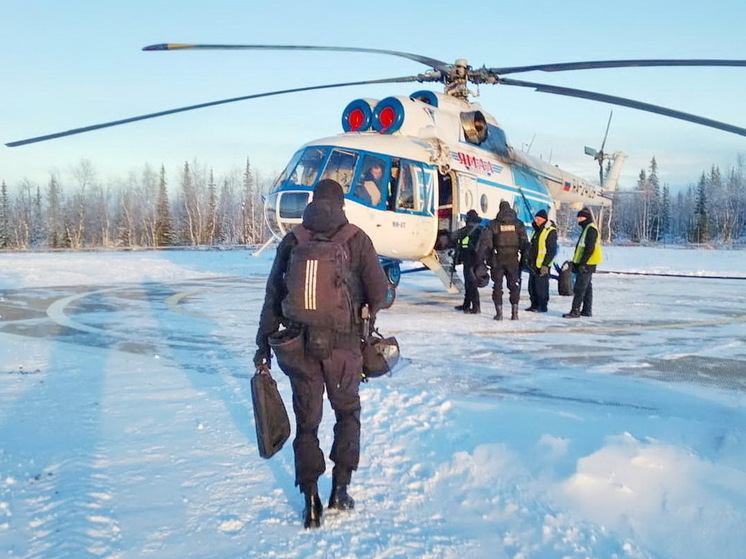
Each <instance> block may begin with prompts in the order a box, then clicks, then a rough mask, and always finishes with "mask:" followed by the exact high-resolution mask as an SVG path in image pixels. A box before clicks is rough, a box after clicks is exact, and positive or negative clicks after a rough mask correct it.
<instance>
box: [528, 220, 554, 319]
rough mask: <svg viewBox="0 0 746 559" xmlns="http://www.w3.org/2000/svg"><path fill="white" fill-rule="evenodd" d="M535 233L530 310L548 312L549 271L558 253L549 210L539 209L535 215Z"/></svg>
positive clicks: (531, 250) (530, 268) (530, 255)
mask: <svg viewBox="0 0 746 559" xmlns="http://www.w3.org/2000/svg"><path fill="white" fill-rule="evenodd" d="M533 226H534V234H533V236H532V237H531V245H530V246H529V249H528V262H527V265H528V271H529V276H528V296H529V297H530V298H531V306H530V307H528V308H527V309H526V310H527V311H529V312H547V304H548V303H549V271H550V270H551V266H552V262H553V261H554V257H555V256H556V255H557V228H556V227H555V226H554V222H552V221H549V219H548V217H547V212H546V211H545V210H539V211H538V212H536V215H535V216H534V223H533Z"/></svg>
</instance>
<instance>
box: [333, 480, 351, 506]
mask: <svg viewBox="0 0 746 559" xmlns="http://www.w3.org/2000/svg"><path fill="white" fill-rule="evenodd" d="M327 508H330V509H336V510H352V509H354V508H355V500H354V499H353V498H352V497H350V495H349V493H347V486H346V485H342V484H337V483H335V482H332V494H331V495H330V496H329V506H328V507H327Z"/></svg>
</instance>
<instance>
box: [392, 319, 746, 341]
mask: <svg viewBox="0 0 746 559" xmlns="http://www.w3.org/2000/svg"><path fill="white" fill-rule="evenodd" d="M566 320H568V319H566ZM743 321H746V314H742V315H739V316H734V317H731V318H724V319H719V320H700V321H696V322H667V323H663V324H630V325H629V326H606V327H603V326H600V327H597V326H589V327H587V328H543V329H541V330H497V329H496V330H475V331H473V332H472V334H476V335H478V336H493V335H495V334H609V333H612V332H632V331H636V332H637V331H641V330H665V329H667V328H692V327H697V326H716V325H718V324H729V323H731V322H743ZM397 333H400V332H393V331H392V334H397Z"/></svg>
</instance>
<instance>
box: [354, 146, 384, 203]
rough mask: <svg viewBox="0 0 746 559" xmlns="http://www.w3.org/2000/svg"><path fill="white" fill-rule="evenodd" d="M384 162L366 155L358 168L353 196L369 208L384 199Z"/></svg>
mask: <svg viewBox="0 0 746 559" xmlns="http://www.w3.org/2000/svg"><path fill="white" fill-rule="evenodd" d="M386 178H387V174H386V162H385V161H384V160H383V159H381V158H379V157H375V156H373V155H366V156H365V157H364V158H363V164H362V167H361V168H360V177H359V178H358V179H357V182H356V186H355V192H354V195H355V197H357V198H360V199H361V200H363V201H365V202H366V203H367V204H370V205H371V206H378V205H380V204H381V201H382V200H383V199H384V185H385V184H386V183H387V181H386Z"/></svg>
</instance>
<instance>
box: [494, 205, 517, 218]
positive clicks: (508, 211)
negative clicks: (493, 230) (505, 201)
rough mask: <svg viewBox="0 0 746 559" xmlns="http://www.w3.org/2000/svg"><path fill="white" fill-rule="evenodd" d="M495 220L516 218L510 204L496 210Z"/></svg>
mask: <svg viewBox="0 0 746 559" xmlns="http://www.w3.org/2000/svg"><path fill="white" fill-rule="evenodd" d="M495 219H497V221H515V220H516V214H515V211H514V210H513V208H511V207H510V206H501V207H500V211H499V212H497V217H495Z"/></svg>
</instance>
